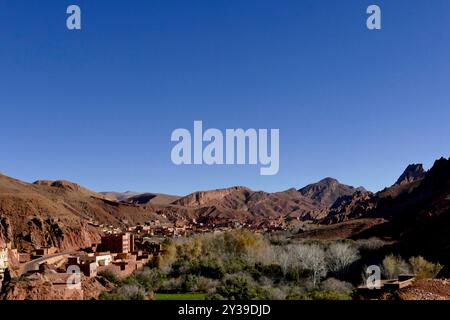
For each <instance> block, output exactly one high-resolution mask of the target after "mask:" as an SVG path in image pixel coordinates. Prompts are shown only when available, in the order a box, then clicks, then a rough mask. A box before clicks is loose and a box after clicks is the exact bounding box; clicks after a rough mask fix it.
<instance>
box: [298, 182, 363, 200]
mask: <svg viewBox="0 0 450 320" xmlns="http://www.w3.org/2000/svg"><path fill="white" fill-rule="evenodd" d="M362 190H365V189H364V188H362V187H359V188H354V187H352V186H348V185H345V184H342V183H340V182H339V181H338V180H336V179H334V178H330V177H327V178H325V179H322V180H320V181H319V182H317V183H312V184H309V185H307V186H306V187H304V188H301V189H300V190H298V191H299V192H300V193H301V194H302V195H303V196H305V197H307V198H310V199H312V200H314V201H317V202H319V203H320V204H322V205H323V206H325V207H330V206H331V205H333V203H334V202H335V201H336V200H337V199H338V198H340V197H342V196H351V195H353V194H354V193H355V192H356V191H362Z"/></svg>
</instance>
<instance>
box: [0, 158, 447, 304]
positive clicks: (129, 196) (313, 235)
mask: <svg viewBox="0 0 450 320" xmlns="http://www.w3.org/2000/svg"><path fill="white" fill-rule="evenodd" d="M232 230H250V231H252V232H255V233H257V234H263V235H273V237H278V238H277V239H281V238H282V239H284V240H282V241H288V242H293V243H302V242H304V241H332V242H333V241H337V242H339V241H343V240H348V241H356V242H355V243H359V241H366V240H367V239H377V241H380V242H382V243H383V246H382V248H380V249H377V250H376V251H373V252H372V253H371V254H370V256H369V255H364V251H361V254H362V259H361V261H360V263H363V262H364V263H367V262H370V261H371V260H373V259H382V257H383V255H388V254H396V255H401V256H405V257H414V256H420V257H425V258H426V259H428V260H430V261H436V262H439V263H441V264H442V265H443V266H444V269H443V270H442V271H441V272H440V274H441V275H442V276H445V275H447V276H448V275H449V270H448V269H446V268H445V267H446V266H448V265H449V264H450V240H449V237H448V232H449V230H450V159H444V158H441V159H439V160H437V161H436V162H435V163H434V165H433V167H432V168H431V169H430V170H428V171H425V170H424V169H423V167H422V165H420V164H413V165H410V166H408V167H407V168H406V169H405V171H404V172H403V173H401V174H400V175H399V178H398V180H397V182H396V183H395V184H393V185H392V186H390V187H387V188H385V189H384V190H381V191H379V192H376V193H372V192H369V191H367V190H365V189H364V188H363V187H352V186H348V185H344V184H341V183H340V182H338V181H337V180H335V179H332V178H325V179H323V180H321V181H319V182H317V183H315V184H310V185H308V186H306V187H303V188H300V189H297V188H291V189H289V190H286V191H280V192H275V193H268V192H263V191H253V190H251V189H249V188H247V187H241V186H236V187H230V188H226V189H219V190H210V191H198V192H194V193H192V194H189V195H187V196H173V195H165V194H158V193H137V192H124V193H120V192H101V193H98V192H94V191H90V190H88V189H86V188H84V187H81V186H79V185H78V184H76V183H73V182H69V181H63V180H61V181H48V180H40V181H36V182H33V183H26V182H23V181H19V180H16V179H13V178H10V177H8V176H5V175H0V247H1V248H3V247H6V246H9V247H10V248H15V250H16V251H15V252H22V253H27V252H28V253H31V252H33V250H36V249H39V248H47V247H54V248H56V250H59V251H60V252H62V253H61V254H64V253H70V252H75V251H77V250H80V249H82V248H89V247H92V246H93V245H96V244H98V243H99V241H100V239H101V237H102V236H103V235H105V234H109V233H116V232H128V231H133V232H136V234H137V235H138V236H139V237H149V236H159V237H163V238H166V237H167V238H174V237H180V236H191V235H196V234H205V233H206V234H208V233H211V232H213V231H221V232H229V231H232ZM274 239H275V238H274ZM140 241H141V242H142V240H140ZM258 241H259V240H258ZM271 241H272V240H271ZM277 241H278V240H277ZM282 243H283V242H282ZM283 245H284V244H283ZM326 246H328V244H327V245H326ZM358 248H359V247H358ZM270 250H272V249H270ZM358 250H359V249H358ZM326 252H328V251H326ZM17 257H18V255H17V254H16V256H10V257H9V260H10V265H12V266H14V265H16V267H15V268H14V269H11V270H14V271H13V272H11V274H12V276H18V275H20V274H21V273H22V272H24V270H23V268H26V267H27V266H26V265H23V264H19V263H18V262H17V261H15V260H17V259H18V258H17ZM50 257H51V256H50ZM135 259H136V258H135ZM146 259H147V258H146ZM277 261H278V260H277ZM117 263H119V262H117ZM223 263H225V262H223ZM277 263H279V262H277ZM360 267H362V265H361V266H360ZM51 272H53V273H51ZM51 272H50V273H49V272H44V274H41V275H33V276H32V277H31V278H30V279H28V281H26V282H21V281H18V280H14V281H12V282H10V283H9V284H8V291H7V292H6V297H7V298H8V297H9V298H12V299H14V298H17V299H21V298H27V297H29V296H30V295H31V296H33V297H34V298H36V299H41V298H42V297H43V296H44V295H46V291H45V290H47V289H48V288H47V289H45V288H42V286H41V285H36V286H35V287H36V289H33V290H32V291H31V292H28V293H26V292H25V291H26V290H28V289H25V288H31V287H33V285H32V283H37V284H39V283H41V284H44V283H46V281H47V280H46V277H49V276H50V277H58V275H60V273H58V272H56V271H51ZM49 274H50V275H49ZM52 274H53V275H52ZM55 274H56V275H55ZM24 279H26V278H23V279H22V281H23V280H24ZM58 281H60V280H57V279H56V280H54V286H55V288H57V287H58V285H59V282H58ZM61 281H63V280H61ZM47 282H48V281H47ZM50 282H51V281H50ZM63 282H64V281H63ZM83 286H85V287H86V290H84V291H85V292H84V298H86V297H91V298H96V297H98V296H99V294H100V293H101V292H103V291H105V290H106V291H108V290H110V289H111V288H112V287H114V286H113V285H111V284H110V283H109V282H108V280H107V279H105V278H102V277H100V278H89V277H87V278H86V279H84V280H83ZM44 287H45V286H44ZM20 288H22V289H20ZM426 288H431V289H433V290H431V289H430V290H426ZM55 290H56V289H55ZM446 290H448V283H447V282H445V281H444V282H442V281H441V280H435V282H432V281H431V280H429V282H417V283H416V284H415V285H414V286H412V287H409V288H408V289H405V290H403V291H399V292H398V296H397V297H398V298H401V299H414V297H417V299H422V298H423V299H428V298H432V297H434V298H436V299H437V298H439V299H440V298H448V295H446ZM435 291H436V292H438V293H433V292H435ZM24 292H25V293H24ZM55 292H56V291H55ZM442 292H444V293H442ZM64 294H66V293H64V291H61V292H60V293H57V295H60V296H58V297H64ZM296 296H298V295H296ZM55 297H56V296H55ZM78 298H80V297H78Z"/></svg>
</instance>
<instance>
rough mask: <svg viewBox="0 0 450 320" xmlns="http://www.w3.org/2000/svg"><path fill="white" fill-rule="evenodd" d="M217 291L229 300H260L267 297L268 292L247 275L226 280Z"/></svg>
mask: <svg viewBox="0 0 450 320" xmlns="http://www.w3.org/2000/svg"><path fill="white" fill-rule="evenodd" d="M216 293H217V294H218V295H219V296H220V297H223V298H225V299H228V300H258V299H267V298H268V293H267V292H266V291H265V290H264V289H263V288H261V287H260V286H258V285H257V284H255V283H253V282H252V281H250V280H249V279H247V278H246V277H242V276H235V277H230V278H228V279H227V280H225V283H224V284H223V285H221V286H219V287H218V288H217V289H216Z"/></svg>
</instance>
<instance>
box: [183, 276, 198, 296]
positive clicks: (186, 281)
mask: <svg viewBox="0 0 450 320" xmlns="http://www.w3.org/2000/svg"><path fill="white" fill-rule="evenodd" d="M197 290H198V277H197V276H194V275H192V274H188V275H184V276H182V277H181V291H182V292H183V293H184V292H197Z"/></svg>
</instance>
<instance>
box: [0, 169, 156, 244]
mask: <svg viewBox="0 0 450 320" xmlns="http://www.w3.org/2000/svg"><path fill="white" fill-rule="evenodd" d="M154 212H155V209H154V208H153V207H152V206H149V205H147V206H137V205H133V204H128V203H122V202H117V201H111V200H108V199H106V198H105V196H104V195H101V194H98V193H95V192H93V191H90V190H88V189H85V188H82V187H80V186H79V185H77V184H75V183H72V182H68V181H37V182H35V183H33V184H30V183H25V182H22V181H19V180H16V179H12V178H9V177H7V176H4V175H0V245H4V244H5V243H6V242H13V243H14V245H15V246H16V247H17V248H19V249H24V250H27V249H28V248H30V247H31V246H56V247H59V248H61V249H72V248H79V247H84V246H89V245H90V244H91V243H92V242H96V241H98V239H99V232H98V229H97V228H95V227H93V225H95V224H108V225H115V226H124V225H126V224H127V223H129V224H135V223H137V222H144V221H146V220H148V219H149V218H152V217H155V216H156V214H155V213H154Z"/></svg>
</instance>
